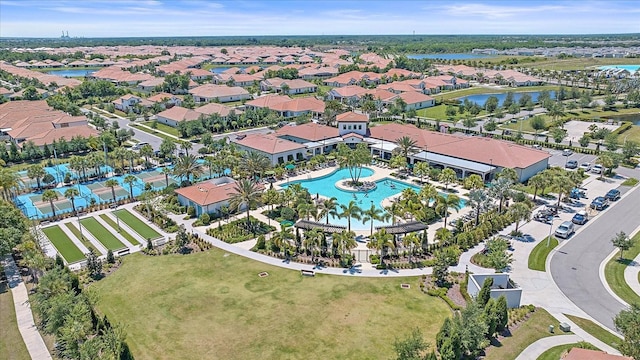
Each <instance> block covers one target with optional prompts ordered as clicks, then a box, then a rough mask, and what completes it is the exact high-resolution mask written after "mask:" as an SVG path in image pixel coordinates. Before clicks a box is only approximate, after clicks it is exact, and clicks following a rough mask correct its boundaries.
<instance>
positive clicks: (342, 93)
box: [327, 85, 367, 102]
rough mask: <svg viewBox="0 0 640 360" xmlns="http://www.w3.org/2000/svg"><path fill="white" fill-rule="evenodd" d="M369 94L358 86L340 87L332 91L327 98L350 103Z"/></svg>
mask: <svg viewBox="0 0 640 360" xmlns="http://www.w3.org/2000/svg"><path fill="white" fill-rule="evenodd" d="M366 92H367V89H365V88H363V87H360V86H358V85H350V86H345V87H338V88H335V89H331V90H330V91H329V93H328V94H327V96H328V97H329V99H331V100H339V101H340V102H349V101H353V100H356V101H357V100H358V97H359V96H360V95H361V94H364V93H366Z"/></svg>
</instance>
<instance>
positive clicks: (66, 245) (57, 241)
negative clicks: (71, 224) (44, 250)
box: [42, 225, 84, 264]
mask: <svg viewBox="0 0 640 360" xmlns="http://www.w3.org/2000/svg"><path fill="white" fill-rule="evenodd" d="M42 232H44V234H45V235H47V237H48V238H49V240H51V243H52V244H53V246H55V247H56V249H57V250H58V252H59V253H60V255H62V257H63V258H64V259H65V260H67V263H69V264H71V263H74V262H76V261H80V260H84V254H83V253H82V251H80V249H78V247H77V246H76V245H75V244H74V243H73V241H71V239H69V237H68V236H67V234H65V233H64V231H62V229H61V228H60V226H58V225H55V226H50V227H48V228H44V229H42Z"/></svg>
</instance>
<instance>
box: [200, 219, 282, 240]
mask: <svg viewBox="0 0 640 360" xmlns="http://www.w3.org/2000/svg"><path fill="white" fill-rule="evenodd" d="M275 229H276V228H275V227H273V226H269V225H267V224H265V223H263V222H261V221H260V220H258V219H256V218H254V217H249V224H247V219H246V218H241V219H238V220H234V221H232V222H230V223H228V224H224V225H222V226H219V227H214V228H210V229H208V230H207V235H209V236H213V237H215V238H218V239H220V240H222V241H224V242H227V243H229V244H235V243H238V242H242V241H247V240H249V239H252V238H254V237H256V236H258V235H264V234H267V233H269V232H271V231H274V230H275Z"/></svg>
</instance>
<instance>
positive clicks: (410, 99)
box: [398, 91, 436, 111]
mask: <svg viewBox="0 0 640 360" xmlns="http://www.w3.org/2000/svg"><path fill="white" fill-rule="evenodd" d="M398 98H400V99H402V100H403V101H404V102H405V103H406V104H407V105H406V106H405V107H404V110H405V111H408V110H419V109H424V108H428V107H432V106H435V104H436V100H435V99H434V98H432V97H431V96H429V95H425V94H422V93H419V92H416V91H407V92H403V93H400V94H399V95H398Z"/></svg>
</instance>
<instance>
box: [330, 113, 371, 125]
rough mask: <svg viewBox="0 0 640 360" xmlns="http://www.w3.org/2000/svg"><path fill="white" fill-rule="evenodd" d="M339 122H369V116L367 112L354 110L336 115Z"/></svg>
mask: <svg viewBox="0 0 640 360" xmlns="http://www.w3.org/2000/svg"><path fill="white" fill-rule="evenodd" d="M336 121H337V122H369V117H368V116H367V115H365V114H358V113H355V112H353V111H349V112H346V113H342V114H340V115H338V116H336Z"/></svg>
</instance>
